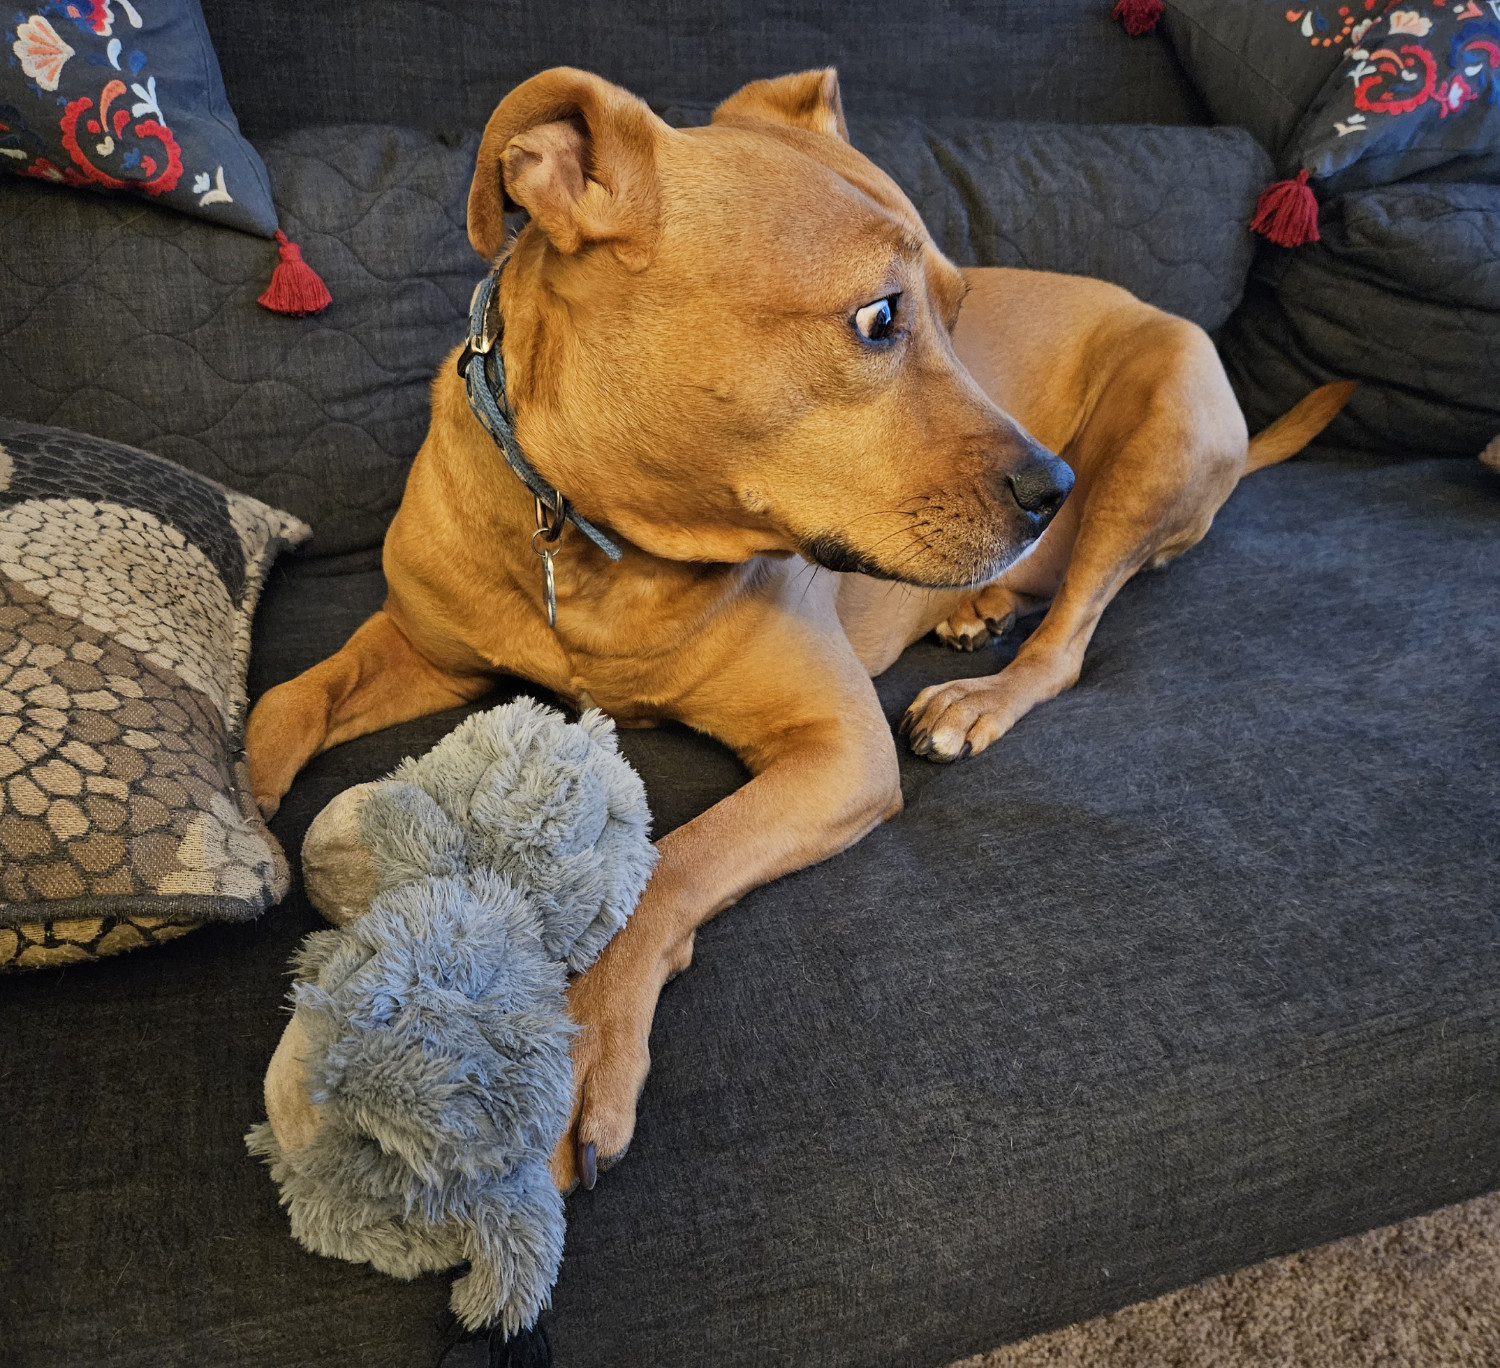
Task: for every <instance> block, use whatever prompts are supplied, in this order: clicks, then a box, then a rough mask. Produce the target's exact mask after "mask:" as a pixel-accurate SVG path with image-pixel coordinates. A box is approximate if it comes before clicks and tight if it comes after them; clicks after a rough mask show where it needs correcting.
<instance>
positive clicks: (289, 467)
mask: <svg viewBox="0 0 1500 1368" xmlns="http://www.w3.org/2000/svg"><path fill="white" fill-rule="evenodd" d="M476 146H477V142H476V141H475V140H473V139H470V140H468V141H465V142H455V143H454V144H453V145H448V144H445V143H443V142H441V141H439V140H438V139H436V138H433V137H429V136H426V135H423V134H417V133H411V132H404V131H401V130H398V129H393V128H378V127H368V128H358V129H340V130H327V129H325V130H319V131H318V132H316V133H311V132H308V133H296V134H291V135H289V136H287V137H284V138H281V139H278V140H277V141H276V142H275V143H273V144H270V145H268V146H267V148H266V160H267V164H268V165H269V167H270V169H271V175H272V180H273V183H274V185H275V186H276V191H277V195H278V199H279V202H280V206H281V209H282V221H283V224H284V226H285V227H286V229H287V232H288V233H289V234H290V235H291V236H292V237H294V238H296V239H298V240H299V241H300V242H301V243H302V246H303V247H304V249H305V250H306V252H307V255H308V257H309V258H310V259H312V260H316V261H317V263H318V270H319V273H320V274H321V275H322V276H323V278H324V280H326V281H327V283H328V286H329V289H330V290H331V291H332V293H333V296H334V301H335V302H334V304H333V306H332V307H331V308H330V309H328V311H327V312H326V313H325V314H324V315H322V316H320V317H319V318H317V319H298V320H292V319H287V318H283V317H279V316H277V315H274V314H270V313H267V312H266V311H265V310H264V309H262V308H260V307H258V306H257V304H256V302H255V301H256V297H257V296H258V295H259V294H260V292H261V291H262V290H263V289H264V288H265V283H266V261H265V250H264V247H263V245H262V244H260V243H258V242H256V241H254V240H253V239H251V238H248V237H244V236H242V235H241V234H237V233H225V232H223V231H220V230H217V229H214V228H212V227H210V226H208V225H206V224H202V223H196V222H193V221H192V220H189V219H185V218H182V217H181V216H179V215H175V214H164V213H157V212H150V211H148V212H145V213H142V211H141V209H140V206H138V205H135V204H127V203H124V202H122V201H120V200H115V199H110V200H104V199H100V200H94V199H87V198H84V197H83V196H78V195H71V194H63V193H59V192H57V191H55V190H51V189H49V188H48V187H45V186H40V185H32V184H30V183H26V182H22V181H19V180H17V181H11V180H0V243H3V246H0V365H3V367H4V369H5V371H6V374H7V382H6V384H5V386H4V388H3V390H0V411H4V412H7V413H9V414H11V415H13V416H15V417H18V418H25V419H29V420H31V421H33V422H42V423H58V424H62V425H65V426H68V427H72V428H78V429H83V430H86V431H89V432H95V433H98V434H100V435H101V436H105V437H110V438H113V439H115V440H117V441H122V442H129V443H131V444H133V445H136V446H144V447H148V448H149V449H150V450H152V451H155V452H157V453H159V454H160V455H162V456H166V457H168V458H170V459H171V460H173V461H176V462H178V463H179V464H181V465H184V466H187V467H189V468H190V469H192V470H196V471H198V472H200V473H201V474H204V475H207V476H209V477H211V478H212V479H215V480H218V481H220V482H221V483H223V484H226V485H228V486H230V487H231V488H233V489H237V490H240V491H241V492H242V493H246V494H252V495H254V496H255V497H256V498H259V499H262V500H264V501H265V502H266V503H269V504H274V505H275V506H277V507H279V508H287V509H290V510H291V511H292V512H293V513H295V514H296V515H297V516H298V517H299V518H301V519H303V520H304V521H305V522H308V523H310V524H311V525H312V527H313V530H314V533H315V542H314V546H315V548H316V550H318V551H320V552H337V551H344V550H348V549H350V548H354V547H366V546H373V545H376V544H377V543H378V542H379V541H380V539H381V537H383V536H384V534H385V525H386V523H387V522H389V521H390V518H391V515H392V514H393V513H394V512H395V510H396V505H397V503H398V502H399V501H400V497H401V487H402V484H403V483H404V481H405V478H406V468H407V465H408V464H409V463H410V461H411V458H412V456H413V455H415V453H416V450H417V447H418V446H419V445H420V444H421V441H422V437H423V435H424V434H425V432H426V428H427V415H428V387H429V385H430V383H431V380H432V376H433V373H434V372H435V371H436V369H437V366H438V362H439V361H440V359H441V358H442V356H443V353H444V352H445V351H446V350H447V349H448V348H450V347H452V346H454V345H456V344H457V342H458V341H459V339H460V337H461V335H462V331H463V323H462V320H463V315H464V310H465V307H466V306H467V304H468V300H469V294H470V291H471V290H472V289H473V287H474V281H475V279H476V278H477V276H478V275H479V273H480V269H481V266H480V263H479V261H478V259H477V258H476V257H475V256H474V253H473V251H472V250H471V249H470V247H469V244H468V240H467V238H466V237H465V234H464V217H465V197H466V195H467V193H468V184H469V177H470V175H471V173H472V170H473V165H474V153H475V149H476ZM101 318H103V319H106V320H107V323H106V324H105V325H104V326H100V324H99V320H100V319H101Z"/></svg>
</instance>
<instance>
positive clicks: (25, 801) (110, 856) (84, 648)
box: [0, 419, 309, 972]
mask: <svg viewBox="0 0 1500 1368" xmlns="http://www.w3.org/2000/svg"><path fill="white" fill-rule="evenodd" d="M308 535H309V531H308V529H307V527H306V526H305V525H304V524H302V523H300V522H298V521H297V519H295V518H293V517H291V516H290V515H289V514H286V513H282V512H279V511H277V510H276V509H273V508H268V507H267V506H266V505H265V504H262V503H260V502H258V501H257V500H255V499H251V498H248V497H246V496H245V495H242V494H235V493H232V492H230V491H228V490H225V489H223V488H221V487H220V486H219V485H216V484H214V483H213V482H211V481H209V480H206V479H204V478H202V477H201V476H198V475H194V474H192V473H191V472H189V471H186V470H183V469H182V468H181V467H179V466H175V465H173V464H171V463H170V462H168V461H163V460H160V459H158V458H157V457H154V456H149V455H147V454H146V453H145V452H142V451H136V450H135V449H133V448H131V447H125V446H120V445H118V444H116V443H113V442H104V441H100V440H98V439H97V438H93V437H85V436H81V435H79V434H77V433H71V432H66V431H64V430H62V429H60V428H47V427H38V426H35V425H32V424H26V423H17V422H12V421H10V420H8V419H0V972H3V971H4V970H6V969H18V968H19V969H29V968H38V967H41V966H44V965H49V964H67V963H74V962H77V961H81V960H86V959H94V958H98V957H99V956H102V955H108V954H114V953H117V952H119V951H121V950H131V949H135V948H137V947H139V946H142V945H146V944H150V943H153V942H155V941H159V940H166V939H169V938H170V937H172V936H174V935H180V934H182V932H183V931H184V930H187V929H189V928H190V927H192V926H194V925H198V924H200V923H202V922H204V921H209V920H230V921H241V920H245V919H247V918H250V917H254V916H257V915H258V914H259V913H260V912H262V911H264V910H265V909H266V908H267V907H268V906H270V905H271V904H272V903H274V902H276V901H277V900H278V899H279V898H280V897H281V896H282V895H283V894H284V893H285V891H286V886H287V865H286V860H285V858H284V857H283V855H282V853H281V850H280V848H279V846H278V845H277V843H276V840H275V838H274V837H273V836H272V835H271V834H270V832H269V831H267V830H266V827H265V823H264V822H262V821H261V818H260V814H259V812H257V810H256V807H255V803H254V801H253V800H252V799H251V797H250V791H249V784H248V776H247V775H246V772H245V764H244V757H243V753H242V746H243V728H244V711H245V670H246V666H247V663H248V659H249V652H250V623H251V618H252V616H253V615H254V611H255V604H256V601H257V599H258V598H259V596H260V590H261V586H262V584H263V583H264V581H265V576H266V573H267V571H268V570H269V569H270V566H271V563H272V561H273V560H274V559H275V558H276V555H277V554H278V552H279V551H280V550H281V549H282V548H283V547H286V546H291V545H295V544H297V543H298V542H300V541H302V540H304V539H305V538H306V537H307V536H308Z"/></svg>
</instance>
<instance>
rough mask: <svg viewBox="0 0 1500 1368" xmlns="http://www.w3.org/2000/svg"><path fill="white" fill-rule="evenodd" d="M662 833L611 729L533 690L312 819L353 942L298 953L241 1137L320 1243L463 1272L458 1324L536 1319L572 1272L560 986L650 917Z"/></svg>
mask: <svg viewBox="0 0 1500 1368" xmlns="http://www.w3.org/2000/svg"><path fill="white" fill-rule="evenodd" d="M649 823H650V814H649V812H648V811H647V807H646V795H645V791H644V788H643V787H642V785H641V781H640V778H639V777H638V776H637V775H636V773H635V771H634V770H632V769H631V768H630V766H629V764H627V763H626V761H625V760H624V758H623V757H622V756H620V755H619V753H618V752H617V750H616V748H615V738H614V727H613V724H612V723H611V722H610V720H609V719H608V718H607V717H605V716H604V715H603V714H601V713H599V712H595V711H590V712H587V713H585V714H584V715H583V717H582V719H581V720H580V721H579V722H578V723H576V724H573V723H569V722H567V721H565V720H564V719H563V717H562V716H561V714H559V713H557V712H554V711H553V710H551V709H549V708H544V707H542V706H541V705H540V704H538V703H535V702H534V701H532V700H531V699H529V698H522V699H518V700H517V701H515V702H514V703H508V704H506V705H505V706H503V707H499V708H496V709H494V710H493V711H491V712H487V713H480V714H477V715H476V716H474V717H471V718H469V719H468V720H467V721H466V722H464V723H463V724H462V725H461V726H460V727H458V728H457V729H456V730H455V731H453V732H452V733H451V734H449V735H448V736H447V737H445V738H444V739H443V740H442V741H440V742H439V743H438V745H437V746H435V747H434V748H433V749H432V751H430V752H429V753H428V754H427V755H425V756H423V757H422V758H421V759H420V760H406V761H403V762H402V764H401V765H400V766H398V767H397V769H396V770H395V772H394V773H393V774H392V775H391V776H390V777H389V778H388V779H384V780H381V781H380V782H378V783H372V784H361V785H359V786H358V787H356V788H352V789H348V790H346V791H345V792H344V793H341V794H340V795H339V796H338V797H337V798H335V799H334V800H333V801H332V802H331V803H330V804H329V805H328V806H327V807H326V808H324V809H323V811H322V812H321V813H319V814H318V817H317V819H316V820H315V821H314V822H313V824H312V826H311V827H310V828H309V829H308V833H307V839H306V841H305V843H304V845H303V848H302V862H303V876H304V882H305V885H306V888H307V892H308V896H309V897H310V898H311V899H312V901H313V903H314V904H315V905H316V906H317V907H318V908H319V910H320V911H322V912H323V914H324V915H325V916H327V917H328V919H329V920H330V921H333V922H335V923H337V924H338V926H339V929H337V930H331V931H316V932H314V933H313V934H312V935H310V936H308V938H307V939H306V940H305V941H304V942H303V945H302V947H301V950H300V952H299V954H298V956H297V959H296V963H295V969H296V975H297V982H296V984H295V985H294V987H293V989H292V993H291V1000H292V1003H293V1005H294V1011H293V1015H292V1019H291V1021H290V1022H289V1023H288V1025H287V1028H286V1032H285V1034H284V1035H283V1036H282V1039H281V1043H280V1044H279V1045H278V1046H277V1049H276V1054H275V1056H274V1058H273V1059H272V1061H271V1067H270V1070H269V1071H268V1073H267V1074H266V1111H267V1115H268V1116H269V1118H270V1119H269V1121H267V1122H265V1123H263V1124H262V1125H259V1126H256V1127H255V1128H254V1129H253V1130H251V1132H250V1134H249V1135H248V1136H247V1137H246V1142H247V1144H248V1145H249V1147H250V1151H251V1153H252V1154H256V1155H259V1156H261V1157H262V1158H264V1159H265V1160H266V1161H267V1162H268V1163H269V1165H270V1168H271V1174H272V1176H273V1177H274V1178H275V1180H276V1182H277V1183H278V1184H279V1185H280V1188H281V1200H282V1204H283V1205H284V1206H286V1207H287V1208H288V1211H289V1213H290V1216H291V1224H292V1234H293V1235H294V1236H296V1238H297V1239H298V1240H299V1241H300V1242H301V1243H302V1244H303V1245H304V1246H305V1247H306V1248H307V1249H309V1250H311V1251H312V1252H314V1253H317V1254H325V1255H331V1256H333V1257H335V1258H342V1259H349V1260H352V1261H354V1262H368V1263H370V1264H373V1265H374V1266H375V1267H376V1268H378V1269H380V1270H382V1271H383V1272H386V1273H392V1274H395V1275H396V1276H397V1277H403V1278H410V1277H414V1276H416V1275H417V1274H419V1273H425V1272H431V1271H435V1270H440V1269H445V1268H451V1267H453V1266H454V1265H456V1264H460V1263H464V1262H467V1263H468V1264H469V1271H468V1273H466V1274H465V1275H464V1276H463V1277H462V1278H460V1279H458V1280H457V1281H456V1282H455V1283H454V1285H453V1295H452V1306H453V1310H454V1313H455V1314H456V1315H457V1316H458V1318H459V1320H460V1321H462V1322H463V1324H464V1325H465V1326H467V1327H468V1328H469V1329H471V1330H477V1329H481V1328H483V1327H486V1326H498V1327H499V1328H500V1329H502V1330H503V1331H504V1333H506V1334H512V1333H514V1332H516V1331H517V1330H519V1329H522V1328H524V1327H526V1326H529V1325H530V1324H531V1323H532V1322H533V1321H534V1320H535V1319H536V1316H537V1314H538V1313H539V1312H540V1311H541V1310H542V1308H543V1307H544V1306H546V1304H547V1301H548V1298H549V1295H550V1293H551V1289H552V1285H553V1283H554V1282H555V1280H556V1277H557V1269H558V1265H559V1263H560V1261H561V1259H562V1244H563V1211H562V1198H561V1196H560V1195H559V1193H558V1191H557V1189H556V1187H555V1186H554V1185H553V1182H552V1179H551V1176H550V1174H549V1172H548V1167H547V1165H548V1160H549V1158H550V1157H551V1153H552V1150H553V1148H554V1147H555V1146H556V1144H557V1142H558V1141H559V1140H560V1139H561V1137H562V1132H563V1128H564V1127H565V1126H566V1125H567V1122H568V1116H569V1110H570V1106H571V1100H572V1066H571V1061H570V1058H569V1041H570V1039H571V1036H572V1033H573V1026H572V1023H571V1022H570V1021H569V1020H568V1016H567V1004H566V998H565V988H566V984H567V974H568V972H569V971H572V972H580V971H582V970H584V969H586V968H587V967H588V966H589V965H590V964H592V963H593V961H594V960H595V958H597V956H598V954H599V952H600V951H601V950H602V949H603V948H604V946H605V945H606V944H607V943H608V941H609V939H610V937H611V936H613V935H614V933H615V932H616V931H618V930H619V929H620V927H621V926H623V925H624V923H625V920H626V918H627V917H629V915H630V913H631V911H632V909H633V908H634V907H635V904H636V901H637V900H638V899H639V897H640V895H641V891H642V890H643V889H644V888H645V885H646V880H647V878H648V877H649V875H650V872H651V867H652V865H653V863H654V862H655V858H656V851H655V848H654V847H653V846H652V845H651V843H650V840H649V839H648V836H647V830H648V827H649Z"/></svg>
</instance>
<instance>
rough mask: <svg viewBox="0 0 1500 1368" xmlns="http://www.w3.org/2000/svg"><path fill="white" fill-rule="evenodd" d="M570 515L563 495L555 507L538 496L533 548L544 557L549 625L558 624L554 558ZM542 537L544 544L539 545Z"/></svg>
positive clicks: (532, 535)
mask: <svg viewBox="0 0 1500 1368" xmlns="http://www.w3.org/2000/svg"><path fill="white" fill-rule="evenodd" d="M567 516H568V505H567V502H566V500H564V498H563V496H562V495H561V494H559V495H558V496H557V507H556V508H553V507H551V506H550V505H549V504H547V503H546V501H545V500H543V499H542V497H541V495H537V496H536V531H535V532H533V533H532V534H531V549H532V550H533V551H535V552H536V553H537V555H538V556H540V557H541V558H542V599H543V601H544V602H545V603H546V605H547V626H549V627H553V628H555V627H556V626H557V576H556V574H555V573H554V571H553V569H552V558H553V557H554V556H555V555H557V547H556V545H548V544H547V543H549V542H551V543H555V542H556V541H557V540H558V538H559V537H561V536H562V529H563V520H564V519H565V518H566V517H567ZM538 538H540V539H541V541H542V545H541V546H538V545H537V539H538Z"/></svg>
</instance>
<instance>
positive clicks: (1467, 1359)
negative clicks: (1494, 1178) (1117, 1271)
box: [953, 1193, 1500, 1368]
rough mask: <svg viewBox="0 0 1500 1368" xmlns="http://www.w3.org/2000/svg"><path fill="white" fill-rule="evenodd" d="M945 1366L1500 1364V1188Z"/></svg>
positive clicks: (1418, 1367)
mask: <svg viewBox="0 0 1500 1368" xmlns="http://www.w3.org/2000/svg"><path fill="white" fill-rule="evenodd" d="M953 1368H1500V1193H1495V1194H1493V1195H1491V1196H1489V1197H1480V1198H1478V1199H1476V1200H1475V1201H1472V1202H1465V1203H1462V1204H1461V1205H1459V1206H1452V1207H1445V1208H1444V1209H1443V1210H1442V1211H1436V1212H1433V1213H1432V1214H1431V1215H1430V1216H1419V1217H1416V1218H1415V1219H1414V1220H1410V1221H1404V1222H1402V1223H1401V1224H1400V1225H1394V1226H1387V1227H1386V1228H1385V1229H1383V1230H1375V1231H1371V1232H1370V1233H1369V1234H1368V1235H1357V1236H1354V1237H1353V1238H1351V1239H1348V1240H1340V1241H1339V1242H1338V1243H1337V1244H1330V1245H1323V1246H1322V1247H1321V1248H1319V1249H1312V1250H1308V1251H1307V1252H1306V1253H1304V1254H1293V1255H1290V1256H1288V1257H1287V1258H1284V1259H1272V1260H1270V1261H1269V1262H1267V1263H1263V1264H1257V1265H1256V1266H1255V1267H1254V1268H1246V1269H1243V1270H1241V1271H1240V1272H1238V1273H1230V1274H1226V1275H1225V1276H1224V1277H1222V1278H1214V1279H1213V1280H1212V1281H1210V1282H1205V1283H1200V1284H1198V1286H1196V1287H1187V1288H1184V1289H1183V1290H1182V1291H1180V1292H1170V1293H1168V1294H1167V1295H1166V1296H1164V1297H1158V1298H1157V1299H1156V1300H1155V1301H1149V1302H1141V1303H1140V1304H1139V1305H1137V1306H1128V1307H1126V1308H1125V1309H1124V1310H1123V1311H1116V1312H1114V1313H1113V1314H1111V1315H1108V1316H1101V1317H1100V1318H1099V1319H1098V1320H1093V1321H1087V1322H1085V1323H1084V1324H1082V1325H1073V1326H1069V1327H1068V1328H1067V1329H1066V1330H1058V1331H1055V1332H1054V1333H1052V1334H1050V1335H1038V1336H1037V1337H1036V1338H1035V1339H1030V1340H1026V1341H1024V1342H1022V1343H1020V1344H1012V1345H1008V1346H1007V1347H1005V1348H1004V1349H997V1350H995V1351H994V1352H993V1353H990V1354H982V1355H980V1356H979V1357H978V1358H972V1359H965V1360H964V1361H963V1363H962V1364H955V1365H953Z"/></svg>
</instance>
